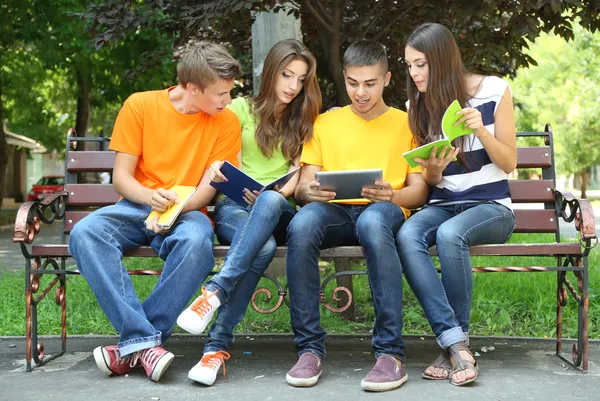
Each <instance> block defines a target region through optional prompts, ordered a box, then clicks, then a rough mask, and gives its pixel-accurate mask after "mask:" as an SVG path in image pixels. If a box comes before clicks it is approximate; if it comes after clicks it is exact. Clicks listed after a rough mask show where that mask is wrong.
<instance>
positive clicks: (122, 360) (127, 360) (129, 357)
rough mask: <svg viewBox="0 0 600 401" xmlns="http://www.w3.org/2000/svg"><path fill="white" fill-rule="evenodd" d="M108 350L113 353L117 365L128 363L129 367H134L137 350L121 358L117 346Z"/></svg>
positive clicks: (136, 359)
mask: <svg viewBox="0 0 600 401" xmlns="http://www.w3.org/2000/svg"><path fill="white" fill-rule="evenodd" d="M109 351H111V352H112V353H113V354H115V357H116V363H117V365H125V364H129V367H131V368H135V367H136V365H137V361H138V353H137V352H134V353H133V354H130V355H127V356H126V357H124V358H121V353H120V352H119V349H118V348H114V349H111V350H109Z"/></svg>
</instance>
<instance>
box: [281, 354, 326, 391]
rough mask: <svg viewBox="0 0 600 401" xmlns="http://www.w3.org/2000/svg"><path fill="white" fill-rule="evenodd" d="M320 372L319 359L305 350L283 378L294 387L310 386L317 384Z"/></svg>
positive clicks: (321, 370)
mask: <svg viewBox="0 0 600 401" xmlns="http://www.w3.org/2000/svg"><path fill="white" fill-rule="evenodd" d="M322 372H323V369H322V367H321V359H320V358H319V357H318V356H316V355H315V354H313V353H312V352H305V353H304V354H302V355H300V359H298V362H296V364H295V365H294V367H293V368H292V369H291V370H290V371H289V372H288V373H287V375H286V376H285V380H286V381H287V382H288V384H289V385H291V386H294V387H311V386H314V385H315V384H317V381H318V380H319V377H320V376H321V373H322Z"/></svg>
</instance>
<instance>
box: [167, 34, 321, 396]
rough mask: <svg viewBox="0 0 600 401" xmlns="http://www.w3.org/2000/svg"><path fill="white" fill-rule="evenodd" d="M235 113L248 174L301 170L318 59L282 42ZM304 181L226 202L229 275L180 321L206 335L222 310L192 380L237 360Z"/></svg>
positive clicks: (217, 176) (221, 210)
mask: <svg viewBox="0 0 600 401" xmlns="http://www.w3.org/2000/svg"><path fill="white" fill-rule="evenodd" d="M229 108H230V109H231V110H233V111H234V112H235V113H236V114H237V116H238V118H239V120H240V124H241V128H242V150H241V152H240V153H241V154H240V155H239V156H238V157H239V158H240V165H241V167H242V170H243V171H244V172H245V173H246V174H248V175H250V176H251V177H252V178H254V179H255V180H257V181H259V182H262V183H268V182H271V181H273V180H275V179H277V178H279V177H281V176H282V175H284V174H285V173H286V172H288V171H291V170H293V169H295V168H297V167H299V165H300V153H301V151H302V145H303V144H304V143H306V141H308V140H309V139H310V137H311V136H312V127H313V122H314V120H315V119H316V117H317V115H318V114H319V111H320V109H321V91H320V89H319V85H318V83H317V76H316V61H315V58H314V56H313V55H312V54H311V53H310V52H309V51H308V49H306V47H304V46H303V45H302V44H301V43H300V42H298V41H297V40H293V39H286V40H282V41H280V42H278V43H276V44H275V45H274V46H273V47H272V48H271V50H270V51H269V52H268V54H267V56H266V58H265V61H264V67H263V72H262V85H261V88H260V91H259V93H258V96H256V97H255V98H253V99H245V98H237V99H235V100H233V102H232V104H231V105H230V106H229ZM222 163H223V162H222V161H217V162H215V163H214V164H213V165H212V166H211V168H210V170H209V172H210V175H211V180H213V181H216V182H223V181H225V180H226V179H225V177H224V176H223V175H222V174H221V172H220V171H219V169H220V168H221V165H222ZM298 176H299V174H296V175H295V176H294V178H292V179H291V180H290V181H288V183H287V184H285V185H284V186H283V188H276V189H277V190H274V191H264V192H262V193H259V192H257V191H254V192H252V191H249V190H248V189H244V194H243V199H244V200H245V201H246V203H247V204H244V205H241V204H238V203H236V202H235V201H233V200H231V199H229V198H227V197H225V196H221V197H220V198H219V199H218V201H217V205H216V209H215V232H216V234H217V238H218V239H219V242H220V243H222V244H230V245H231V247H230V249H229V252H228V253H227V256H226V257H225V262H224V264H223V267H222V268H221V271H220V272H219V273H217V274H216V275H215V276H213V277H212V278H211V279H210V280H209V281H208V282H207V283H206V286H205V287H203V288H202V295H200V296H199V297H198V298H197V299H196V300H195V301H194V302H193V303H192V305H191V306H190V307H189V308H188V309H186V310H185V311H184V312H183V313H182V314H181V315H180V316H179V318H178V319H177V324H178V325H179V326H180V327H182V328H183V329H185V330H187V331H189V332H191V333H194V334H200V333H202V332H203V331H204V329H205V328H206V327H207V325H208V323H209V322H210V321H211V318H212V316H213V314H214V313H215V311H216V310H217V309H219V314H218V317H217V320H216V321H215V323H214V324H213V325H212V327H211V329H210V331H209V337H210V340H209V342H208V343H207V344H206V345H205V347H204V356H203V357H202V359H201V360H200V362H198V364H197V365H196V366H194V367H193V368H192V369H191V370H190V372H189V374H188V377H189V378H191V379H192V380H195V381H197V382H199V383H202V384H206V385H211V384H213V383H214V381H215V379H216V376H217V372H218V370H219V368H220V367H221V365H222V364H223V363H224V360H227V359H229V354H228V352H227V351H228V348H229V345H230V344H231V343H233V339H234V338H233V328H234V327H235V326H236V325H237V324H238V323H239V322H240V321H241V320H242V318H243V317H244V313H245V311H246V307H247V305H248V303H249V301H250V298H251V297H252V293H253V292H254V289H255V287H256V285H257V284H258V281H259V280H260V278H261V276H262V274H263V272H264V271H265V270H266V269H267V267H268V266H269V264H270V263H271V260H272V259H273V256H274V255H275V250H276V247H277V244H284V243H285V237H286V229H287V226H288V224H289V222H290V221H291V219H292V217H293V216H294V215H295V213H296V208H295V204H294V202H293V199H292V198H291V197H292V195H293V194H294V189H295V187H296V183H297V182H298Z"/></svg>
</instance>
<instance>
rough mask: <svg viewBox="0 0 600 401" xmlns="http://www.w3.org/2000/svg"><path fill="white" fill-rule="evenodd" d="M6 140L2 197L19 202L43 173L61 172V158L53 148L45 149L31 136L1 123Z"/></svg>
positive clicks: (63, 168)
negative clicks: (9, 128) (6, 149)
mask: <svg viewBox="0 0 600 401" xmlns="http://www.w3.org/2000/svg"><path fill="white" fill-rule="evenodd" d="M4 133H5V138H6V143H7V144H8V164H7V165H6V179H5V184H4V191H3V193H2V198H3V199H13V200H14V201H15V202H23V201H24V200H26V199H27V192H28V191H29V189H30V188H31V186H32V185H33V184H34V183H35V182H37V181H38V180H39V179H40V178H41V177H43V176H44V175H63V174H64V171H65V162H64V158H63V157H62V156H61V155H59V154H58V152H56V151H51V152H49V151H47V149H46V148H45V147H44V146H42V145H41V144H39V143H38V142H36V141H35V140H33V139H31V138H29V137H26V136H24V135H19V134H15V133H14V132H10V131H9V130H8V129H7V128H6V126H5V127H4Z"/></svg>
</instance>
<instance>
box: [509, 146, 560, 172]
mask: <svg viewBox="0 0 600 401" xmlns="http://www.w3.org/2000/svg"><path fill="white" fill-rule="evenodd" d="M550 154H551V153H550V147H548V146H533V147H526V146H525V147H520V148H517V168H549V167H551V166H552V158H551V157H550Z"/></svg>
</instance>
